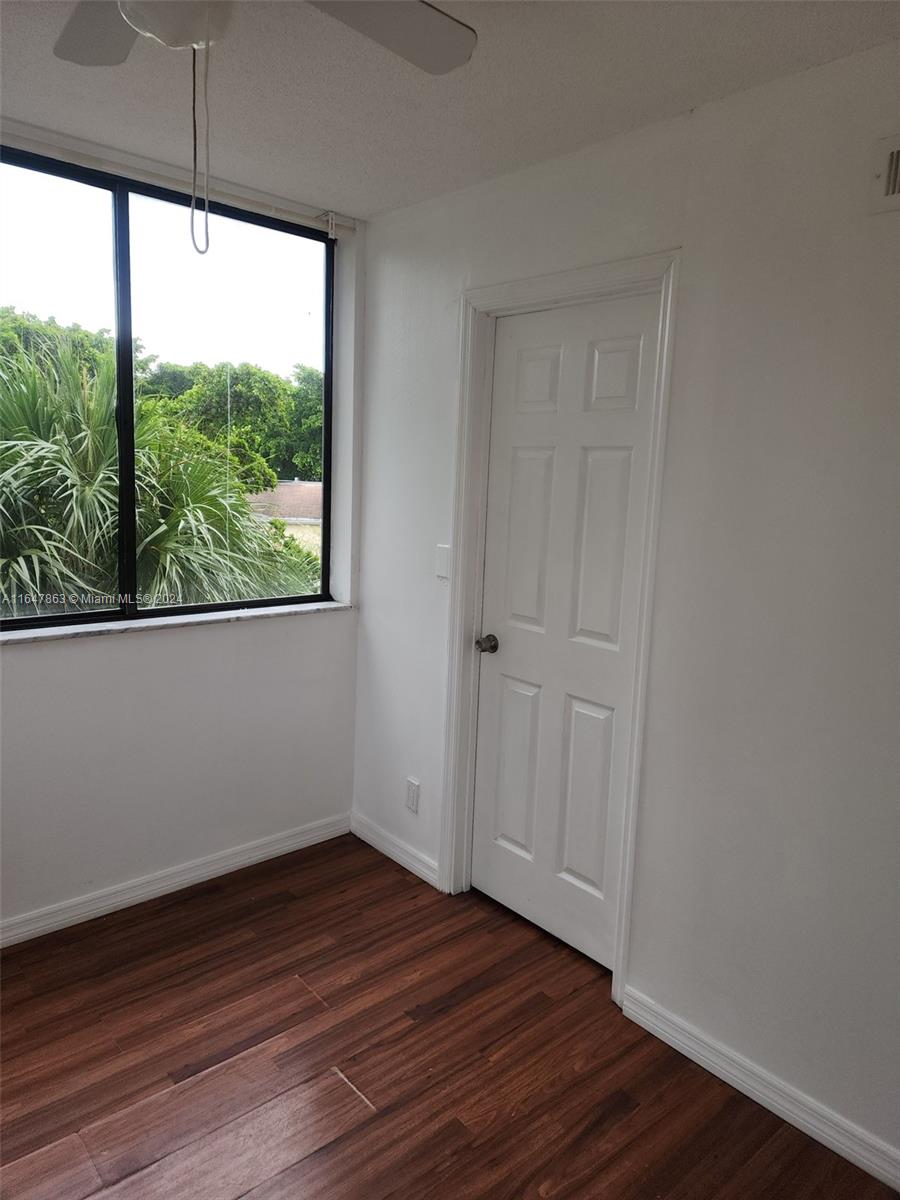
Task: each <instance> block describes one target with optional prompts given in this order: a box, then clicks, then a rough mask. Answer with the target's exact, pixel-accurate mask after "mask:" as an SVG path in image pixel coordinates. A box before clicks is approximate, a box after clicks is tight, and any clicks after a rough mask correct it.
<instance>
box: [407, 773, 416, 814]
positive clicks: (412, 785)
mask: <svg viewBox="0 0 900 1200" xmlns="http://www.w3.org/2000/svg"><path fill="white" fill-rule="evenodd" d="M406 807H407V808H408V809H409V811H410V812H414V813H417V812H418V811H419V781H418V779H407V781H406Z"/></svg>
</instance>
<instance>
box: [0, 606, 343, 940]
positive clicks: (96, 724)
mask: <svg viewBox="0 0 900 1200" xmlns="http://www.w3.org/2000/svg"><path fill="white" fill-rule="evenodd" d="M355 625H356V613H355V612H353V611H351V610H344V611H339V612H320V613H312V612H310V613H297V614H295V615H289V616H287V615H286V616H278V617H270V618H255V619H251V620H246V621H234V622H225V623H221V624H209V625H203V626H188V627H183V628H167V629H154V630H149V631H147V630H135V631H129V632H128V633H116V634H110V635H108V636H99V637H77V638H71V639H68V640H64V641H49V642H46V643H43V644H41V643H33V642H32V643H25V644H22V645H11V646H6V647H4V650H3V658H2V754H3V757H2V783H3V916H4V920H7V921H8V920H10V919H12V918H14V917H17V916H21V915H22V914H24V913H29V912H32V911H34V910H36V909H42V908H45V907H47V906H49V905H54V904H60V903H64V902H66V901H71V900H74V899H77V898H79V897H82V896H85V895H87V894H90V893H92V892H95V891H99V890H102V889H104V888H107V887H111V886H113V885H116V884H122V883H126V882H129V881H132V880H135V879H139V878H141V877H143V876H145V875H150V874H154V873H156V872H158V871H164V870H166V869H168V868H171V867H174V866H178V865H180V864H183V863H188V862H191V861H192V860H194V859H197V858H204V857H207V856H209V855H212V854H216V853H218V852H221V851H225V850H231V849H233V848H234V847H238V846H242V845H245V844H246V843H248V842H254V841H257V840H259V839H261V838H266V837H272V836H274V835H276V834H283V833H286V832H288V831H291V830H294V829H296V828H298V827H300V826H302V825H306V824H308V823H309V822H312V821H316V820H321V819H323V818H325V817H331V816H335V815H336V814H340V813H346V812H347V810H348V808H349V798H350V794H351V790H352V763H351V761H350V748H351V746H352V743H353V699H352V697H353V682H354V670H355V663H354V659H355V653H354V632H355Z"/></svg>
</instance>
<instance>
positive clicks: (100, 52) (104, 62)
mask: <svg viewBox="0 0 900 1200" xmlns="http://www.w3.org/2000/svg"><path fill="white" fill-rule="evenodd" d="M137 36H138V33H137V30H136V29H132V28H131V26H130V25H129V24H128V22H127V21H125V20H123V18H122V15H121V13H120V12H119V6H118V4H117V3H116V0H81V3H80V4H76V5H75V11H74V12H73V13H72V15H71V17H69V19H68V21H66V23H65V25H64V26H63V31H62V33H61V34H60V35H59V37H58V38H57V39H56V45H55V46H54V47H53V53H54V54H55V55H56V57H57V58H62V59H65V61H66V62H73V63H79V64H80V65H81V66H83V67H114V66H116V65H117V64H118V63H123V62H124V61H125V59H126V58H127V57H128V54H129V52H130V50H131V47H132V46H133V45H134V43H135V39H136V38H137Z"/></svg>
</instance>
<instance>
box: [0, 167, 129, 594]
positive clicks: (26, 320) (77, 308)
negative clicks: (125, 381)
mask: <svg viewBox="0 0 900 1200" xmlns="http://www.w3.org/2000/svg"><path fill="white" fill-rule="evenodd" d="M114 328H115V284H114V276H113V212H112V196H111V194H110V192H108V191H107V190H105V189H103V188H96V187H90V186H88V185H87V184H83V183H75V182H73V181H72V180H68V179H59V178H56V177H55V176H52V175H45V174H43V173H41V172H38V171H31V170H26V169H24V168H22V167H15V166H11V165H9V164H6V163H4V164H3V165H0V437H2V442H0V615H2V616H3V617H34V616H43V615H50V614H63V613H78V612H92V611H97V610H103V609H112V610H115V609H116V608H117V606H118V596H117V592H118V541H117V530H118V448H117V442H116V422H115V409H116V368H115V345H114V338H113V330H114Z"/></svg>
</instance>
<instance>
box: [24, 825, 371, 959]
mask: <svg viewBox="0 0 900 1200" xmlns="http://www.w3.org/2000/svg"><path fill="white" fill-rule="evenodd" d="M349 831H350V814H349V813H340V814H339V815H338V816H336V817H325V818H324V819H323V820H321V821H310V822H309V823H308V824H307V825H301V826H300V827H299V828H298V829H289V830H287V832H285V833H276V834H274V835H273V836H272V837H265V838H260V839H259V840H258V841H255V842H246V843H245V844H244V845H243V846H235V847H234V848H233V849H231V850H220V851H219V852H218V853H217V854H209V855H207V856H206V857H205V858H195V859H194V860H193V861H192V862H187V863H181V864H180V865H179V866H177V867H166V868H165V869H164V870H162V871H155V872H154V873H153V874H152V875H143V876H141V877H140V878H139V879H130V880H128V881H127V882H126V883H117V884H114V885H113V886H112V887H108V888H103V889H102V890H101V891H99V892H90V893H89V894H88V895H86V896H76V897H75V899H73V900H63V901H62V902H61V903H59V904H51V905H49V906H48V907H47V908H38V909H35V910H34V911H33V912H27V913H22V915H21V916H18V917H9V918H8V919H7V920H5V921H3V922H2V923H0V944H2V945H4V946H11V945H13V944H14V943H15V942H24V941H25V940H26V939H27V938H33V937H39V936H40V935H41V934H42V933H51V932H52V931H53V930H54V929H63V928H65V926H67V925H77V924H78V922H80V921H89V920H90V919H91V918H92V917H100V916H102V915H103V914H104V913H108V912H113V911H114V910H115V909H118V908H127V907H128V906H129V905H131V904H139V903H140V902H141V901H142V900H152V899H153V897H154V896H162V895H164V894H165V893H166V892H177V891H178V889H179V888H183V887H188V886H189V885H190V884H192V883H201V882H202V881H203V880H204V879H212V878H214V877H215V876H216V875H227V874H228V872H229V871H236V870H238V869H239V868H240V867H249V866H250V865H251V864H252V863H256V862H262V861H263V859H266V858H277V857H278V855H279V854H289V853H290V852H291V851H292V850H301V849H302V848H303V847H304V846H313V845H315V844H316V843H317V842H325V841H328V839H329V838H333V837H339V836H340V834H342V833H349Z"/></svg>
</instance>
